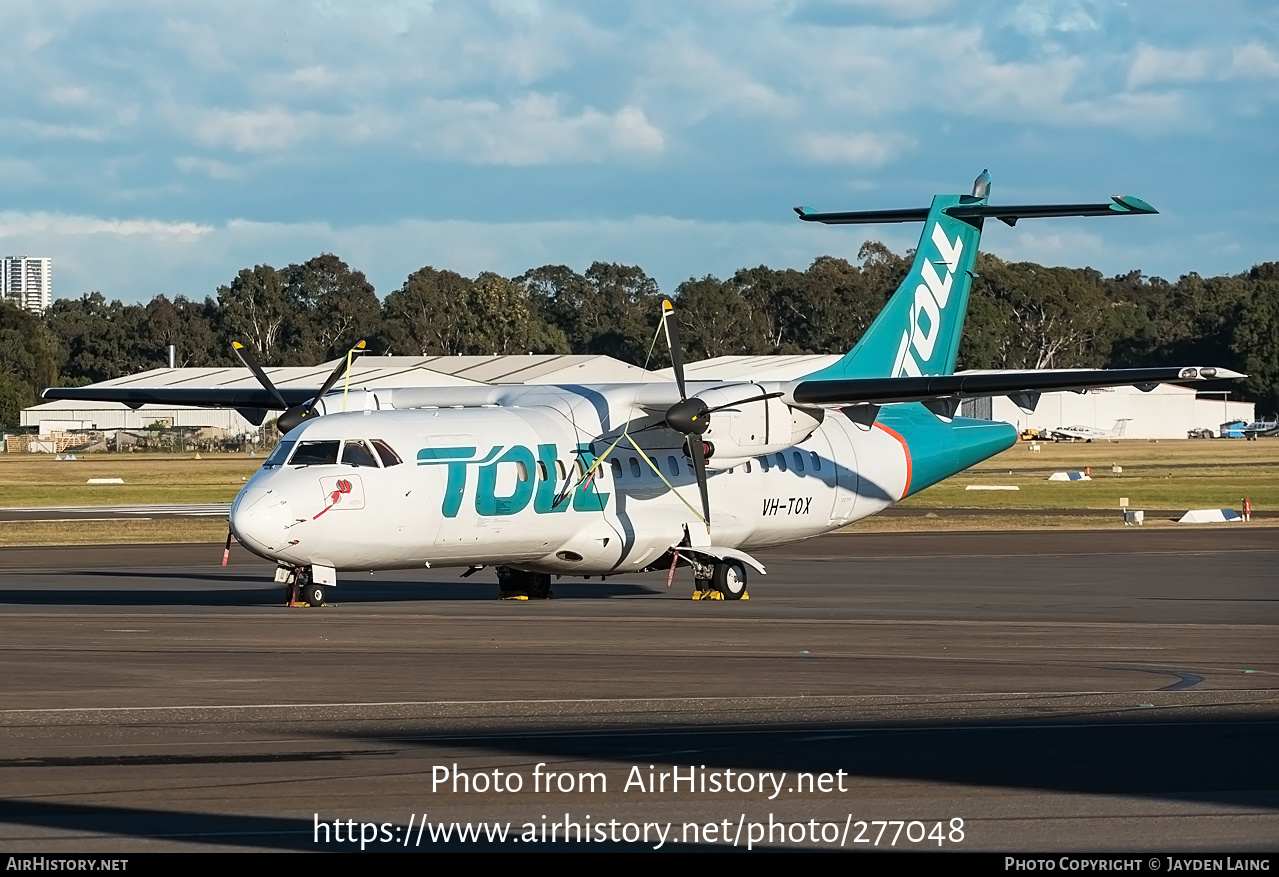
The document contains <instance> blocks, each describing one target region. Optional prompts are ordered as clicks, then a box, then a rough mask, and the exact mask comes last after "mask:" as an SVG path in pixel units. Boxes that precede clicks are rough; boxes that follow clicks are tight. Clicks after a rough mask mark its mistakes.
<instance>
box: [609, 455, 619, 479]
mask: <svg viewBox="0 0 1279 877" xmlns="http://www.w3.org/2000/svg"><path fill="white" fill-rule="evenodd" d="M608 464H609V466H610V467H612V469H613V477H614V478H621V477H622V461H621V460H619V459H617V457H612V458H610V459H609V461H608Z"/></svg>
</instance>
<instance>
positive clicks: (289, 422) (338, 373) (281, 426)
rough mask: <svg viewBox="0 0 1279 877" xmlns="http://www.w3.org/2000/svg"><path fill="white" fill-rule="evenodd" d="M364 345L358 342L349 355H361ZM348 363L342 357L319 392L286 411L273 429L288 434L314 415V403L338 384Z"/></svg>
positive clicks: (347, 359) (345, 358)
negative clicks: (308, 400) (307, 400)
mask: <svg viewBox="0 0 1279 877" xmlns="http://www.w3.org/2000/svg"><path fill="white" fill-rule="evenodd" d="M364 343H365V342H363V341H361V342H359V343H358V344H356V345H355V346H354V347H352V348H351V349H350V351H349V353H350V354H360V353H363V352H364ZM348 362H350V359H349V358H348V357H345V356H344V357H342V361H341V362H339V363H338V364H337V368H335V369H333V371H332V372H330V373H329V376H328V378H326V379H325V381H324V385H323V386H322V387H320V390H319V392H317V393H316V394H315V395H314V396H312V397H311V401H310V402H306V403H304V404H302V405H297V406H294V407H293V408H290V409H289V410H288V411H285V412H284V413H283V414H281V415H280V416H279V417H278V418H277V419H276V421H275V428H276V429H278V430H279V431H280V433H281V434H283V433H287V432H290V431H292V430H293V428H294V427H296V426H297V425H298V424H299V423H301V422H302V421H303V420H306V419H307V418H308V417H310V416H311V415H312V414H314V413H315V403H316V402H319V401H320V398H321V397H322V396H324V394H325V393H327V392H328V391H329V390H331V389H333V385H334V384H336V383H337V382H338V379H339V378H341V377H342V375H343V373H344V372H345V371H346V367H347V363H348Z"/></svg>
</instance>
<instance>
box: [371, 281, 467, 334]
mask: <svg viewBox="0 0 1279 877" xmlns="http://www.w3.org/2000/svg"><path fill="white" fill-rule="evenodd" d="M471 285H472V283H471V281H470V280H469V279H467V278H466V277H463V276H462V275H461V274H458V273H457V272H455V271H437V270H436V269H435V268H432V267H430V266H427V267H425V268H419V269H418V270H416V271H414V272H413V273H412V274H410V275H409V276H408V278H407V279H406V280H405V281H404V285H403V286H401V287H400V288H399V289H398V290H396V291H395V292H393V293H391V294H390V295H388V296H387V297H386V301H384V302H383V303H382V315H383V321H384V324H383V330H382V339H381V343H382V346H383V349H384V350H385V351H386V352H387V353H388V354H396V355H399V356H458V355H460V354H462V353H463V352H464V351H465V350H466V344H467V339H468V338H469V337H470V336H471V335H473V334H474V326H473V322H474V318H473V315H472V314H471V313H470V309H469V307H468V303H469V301H470V295H471Z"/></svg>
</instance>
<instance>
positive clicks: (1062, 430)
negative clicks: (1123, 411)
mask: <svg viewBox="0 0 1279 877" xmlns="http://www.w3.org/2000/svg"><path fill="white" fill-rule="evenodd" d="M1130 420H1132V418H1131V417H1121V418H1119V419H1118V420H1116V421H1115V425H1114V426H1112V427H1111V428H1110V429H1102V428H1101V427H1099V426H1059V427H1057V428H1056V429H1050V430H1048V438H1050V439H1052V440H1053V441H1055V442H1061V441H1066V442H1090V441H1092V440H1093V439H1117V438H1123V434H1124V430H1125V429H1127V428H1128V421H1130Z"/></svg>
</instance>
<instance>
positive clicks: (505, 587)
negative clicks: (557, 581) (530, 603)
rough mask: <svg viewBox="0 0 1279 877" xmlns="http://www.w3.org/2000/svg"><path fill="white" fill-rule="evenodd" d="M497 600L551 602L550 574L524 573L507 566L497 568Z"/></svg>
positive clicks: (552, 595) (552, 597)
mask: <svg viewBox="0 0 1279 877" xmlns="http://www.w3.org/2000/svg"><path fill="white" fill-rule="evenodd" d="M497 588H498V598H499V599H502V600H551V599H554V597H555V595H554V594H552V593H551V576H550V573H544V572H526V571H524V570H522V569H511V568H510V567H509V566H499V567H498V568H497Z"/></svg>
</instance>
